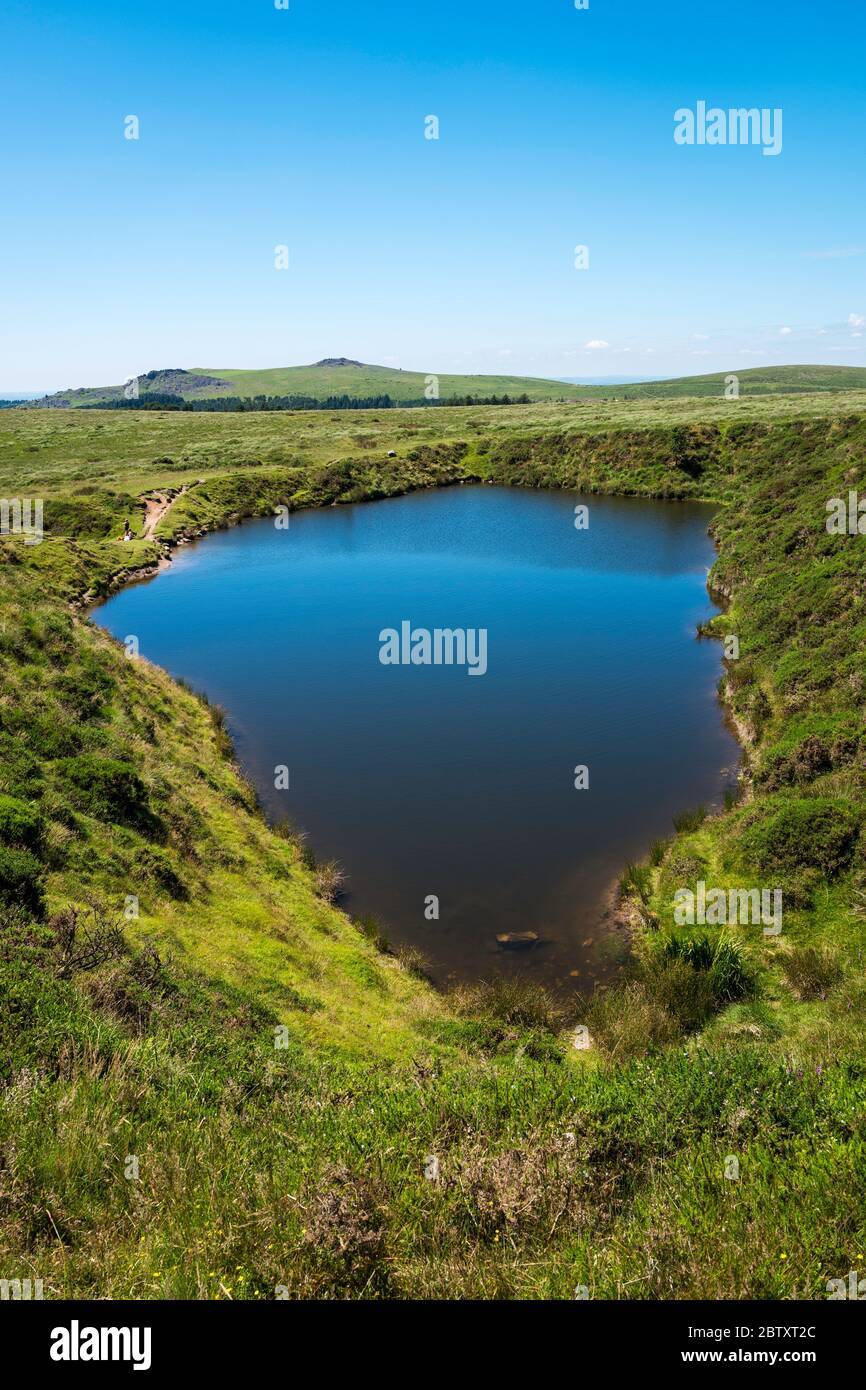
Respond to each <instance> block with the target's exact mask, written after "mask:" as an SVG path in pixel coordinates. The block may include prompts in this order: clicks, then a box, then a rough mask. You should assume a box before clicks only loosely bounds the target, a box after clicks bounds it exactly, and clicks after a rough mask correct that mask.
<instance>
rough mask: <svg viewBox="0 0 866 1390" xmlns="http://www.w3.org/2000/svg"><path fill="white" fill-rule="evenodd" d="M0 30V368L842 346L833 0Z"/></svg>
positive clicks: (858, 166) (511, 362)
mask: <svg viewBox="0 0 866 1390" xmlns="http://www.w3.org/2000/svg"><path fill="white" fill-rule="evenodd" d="M0 53H2V54H3V57H2V59H0V65H2V68H0V70H2V82H0V131H2V170H3V179H2V189H3V196H2V199H0V251H2V254H0V391H2V393H3V394H8V393H9V392H10V391H11V392H14V391H22V392H24V391H42V390H46V391H48V390H56V389H63V388H70V387H75V386H82V385H104V384H112V383H116V382H120V381H125V380H127V379H129V377H131V376H133V375H136V374H139V373H142V372H145V371H148V370H151V369H154V368H160V367H198V368H201V367H205V368H215V369H218V368H227V367H245V368H255V367H275V366H291V365H294V364H299V363H306V362H313V361H316V360H318V359H319V358H321V357H325V356H328V357H333V356H347V357H351V358H357V359H359V360H361V361H364V362H375V363H383V364H385V365H388V366H400V367H403V368H406V369H412V370H419V371H434V372H472V373H477V372H490V373H497V374H502V373H508V374H526V375H533V376H548V377H578V378H580V377H582V376H585V377H594V378H598V377H604V376H607V375H611V376H612V375H616V376H619V377H623V376H628V375H633V376H634V377H636V378H637V377H642V378H647V377H653V376H659V377H661V376H674V375H685V374H694V373H699V372H710V371H722V370H742V369H745V368H747V367H757V366H762V365H771V364H778V363H795V362H803V363H805V362H829V363H840V364H847V365H858V366H863V365H866V337H864V336H863V334H864V331H866V181H864V178H863V151H864V148H866V104H864V101H863V82H864V68H866V12H864V10H863V5H862V0H823V3H821V4H820V5H818V4H815V3H814V0H726V3H725V4H724V5H718V6H707V5H701V4H699V3H697V0H670V3H650V0H644V2H643V3H641V0H589V5H588V8H586V9H580V10H578V9H577V8H576V7H575V3H574V0H525V3H517V0H460V2H459V3H458V2H457V0H435V3H433V2H432V0H431V2H430V3H413V0H366V2H365V3H361V0H288V8H287V9H278V8H277V7H276V4H275V3H274V0H196V2H195V3H184V0H171V3H167V2H166V0H149V3H148V4H147V5H146V6H140V5H128V4H122V3H117V0H115V2H114V3H104V0H88V3H87V4H85V5H72V4H69V3H68V0H64V2H63V3H60V0H38V3H36V2H35V0H34V2H33V3H25V0H4V3H3V9H2V17H0ZM701 101H703V102H705V103H706V105H707V108H716V107H718V108H721V109H722V110H723V111H727V110H729V109H731V108H738V107H748V108H752V107H755V108H758V109H759V110H763V109H766V110H767V111H768V112H773V111H775V110H777V109H779V110H781V112H782V124H781V132H782V143H781V150H780V152H779V153H778V154H769V155H768V154H765V153H764V148H763V146H762V145H752V144H731V143H727V144H724V145H720V144H710V143H701V144H698V143H694V144H678V143H677V142H676V141H675V139H674V132H675V129H676V127H677V121H676V120H675V113H676V112H677V111H680V110H683V109H688V110H692V111H697V106H698V102H701ZM130 116H135V117H137V119H138V123H139V128H138V139H127V138H126V132H127V131H128V130H131V129H132V128H133V127H132V126H131V124H130V122H129V121H128V119H127V118H128V117H130ZM430 117H436V119H437V121H438V139H428V138H425V133H426V132H431V131H432V130H433V128H434V127H433V125H432V123H431V121H430V119H429V118H430ZM581 246H583V247H587V248H588V257H584V259H587V258H588V268H585V269H578V268H576V265H575V261H576V259H577V260H579V259H580V256H579V255H578V256H576V254H575V248H576V247H581ZM278 247H285V248H287V250H286V251H285V252H283V253H279V252H277V250H276V248H278ZM278 260H281V261H286V260H287V262H288V268H287V269H279V268H277V261H278Z"/></svg>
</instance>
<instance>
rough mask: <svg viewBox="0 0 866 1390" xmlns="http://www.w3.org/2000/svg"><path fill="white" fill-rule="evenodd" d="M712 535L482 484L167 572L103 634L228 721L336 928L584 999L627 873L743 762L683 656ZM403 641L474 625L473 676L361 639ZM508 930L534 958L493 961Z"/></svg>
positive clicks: (710, 694)
mask: <svg viewBox="0 0 866 1390" xmlns="http://www.w3.org/2000/svg"><path fill="white" fill-rule="evenodd" d="M579 503H585V504H586V505H587V506H588V507H589V527H588V529H586V530H578V529H576V528H575V524H574V522H575V507H576V506H577V505H578V504H579ZM711 515H712V509H711V508H709V507H707V506H703V505H700V504H684V503H677V504H671V503H661V502H646V501H639V500H634V499H615V498H600V497H592V498H579V497H577V496H576V495H574V494H569V493H554V492H540V491H528V490H516V489H515V490H511V489H507V488H493V487H469V488H463V487H461V488H454V489H450V490H446V491H441V492H430V493H419V494H415V495H412V496H409V497H404V498H400V499H396V500H391V501H387V502H378V503H375V504H369V503H368V504H363V505H358V506H349V507H342V508H334V509H328V510H327V511H318V512H317V511H310V512H300V513H296V514H294V515H293V516H292V517H291V523H290V526H289V527H288V529H286V530H280V529H277V528H276V527H275V526H274V524H273V523H272V522H271V521H269V520H265V521H255V522H250V523H247V524H245V525H244V526H242V527H239V528H236V529H234V530H231V531H227V532H223V533H219V534H216V535H212V536H209V537H208V538H207V539H206V540H204V541H202V542H200V543H199V544H197V545H195V546H192V547H190V548H188V549H185V550H183V551H181V552H179V553H178V554H177V556H176V558H175V560H174V563H173V564H172V566H171V568H170V570H168V571H167V572H165V573H163V574H161V575H160V576H159V577H158V578H156V579H155V580H153V581H152V582H150V583H147V584H144V585H137V586H135V587H133V588H130V589H127V590H125V591H123V592H122V593H120V594H118V595H116V596H115V597H114V598H112V599H111V600H110V601H109V602H108V603H107V604H105V605H104V606H103V608H102V609H101V610H100V612H99V617H98V621H100V622H101V623H103V624H104V625H106V626H107V627H108V628H109V629H110V630H111V631H112V632H113V633H114V634H115V635H116V636H118V637H121V638H123V637H125V636H126V635H128V634H130V633H134V634H136V635H137V637H138V638H139V641H140V644H141V652H142V654H143V655H144V656H146V657H148V658H149V659H150V660H152V661H155V662H158V663H159V664H160V665H162V666H165V667H166V668H167V669H168V670H169V671H171V672H172V674H174V675H179V676H183V677H184V678H185V679H187V680H188V681H189V682H190V683H191V684H192V685H194V686H195V687H197V688H198V689H201V690H204V691H206V692H207V693H208V695H209V696H210V697H211V698H212V699H213V700H215V701H217V702H219V703H220V704H222V705H223V706H224V707H225V709H226V711H227V712H228V716H229V726H230V729H231V731H232V734H233V735H234V737H235V740H236V745H237V749H238V754H239V757H240V760H241V762H242V763H243V765H244V767H245V769H246V770H247V772H248V773H249V775H250V777H251V778H252V780H253V782H254V784H255V786H256V787H257V789H258V791H259V793H260V795H261V797H262V800H263V802H264V804H265V806H266V808H267V811H268V813H269V814H270V815H271V816H272V817H274V818H277V819H279V818H284V817H289V818H290V819H291V820H293V821H294V822H295V823H296V824H298V825H299V826H301V827H303V828H304V829H305V830H306V831H307V832H308V834H309V838H310V842H311V844H312V847H313V848H314V850H315V852H316V854H317V855H318V856H319V857H320V858H323V859H331V858H334V859H337V860H339V861H340V863H341V864H342V865H343V867H344V869H345V871H346V874H347V890H348V891H347V894H346V897H345V899H344V900H343V901H344V906H345V907H346V909H347V910H348V911H350V912H352V913H353V914H354V915H356V916H363V915H366V914H375V915H376V916H377V917H379V918H381V920H382V922H383V923H384V925H385V928H386V931H387V932H388V934H389V935H390V937H391V939H392V940H393V941H395V942H401V943H406V944H412V945H415V946H417V947H418V948H419V949H420V950H421V951H422V952H423V954H424V955H425V956H426V957H427V959H428V960H429V961H430V963H431V965H432V967H433V973H434V975H435V976H436V978H437V979H439V980H443V979H445V978H447V977H448V976H449V975H453V976H454V977H456V978H460V979H472V978H477V977H479V976H485V975H490V974H492V973H494V972H495V971H496V970H497V969H519V970H521V971H529V972H531V973H532V974H533V975H535V976H537V977H538V978H541V979H543V980H545V981H546V982H547V983H549V984H556V983H562V982H565V981H568V982H570V983H572V984H577V985H579V986H583V987H585V986H587V985H589V984H591V983H592V982H593V980H594V979H596V978H600V977H601V976H602V975H603V974H604V973H605V970H606V968H607V965H608V963H609V960H610V957H611V954H612V952H613V946H612V941H611V939H609V937H608V932H607V929H606V928H605V926H604V925H603V921H602V919H603V915H604V907H605V903H606V900H607V897H608V893H609V890H610V887H611V884H612V882H613V880H614V879H615V878H616V876H617V875H618V873H619V871H620V870H621V869H622V867H623V865H624V863H625V862H626V861H627V860H628V859H631V858H636V857H638V856H640V855H642V854H643V853H645V851H646V849H647V848H648V846H649V844H650V842H651V841H652V840H653V839H654V838H656V837H659V836H665V835H667V834H668V833H669V832H670V830H671V817H672V816H673V814H674V813H676V812H677V811H679V810H681V809H682V808H683V807H685V806H688V805H691V804H694V803H697V802H701V801H704V802H712V801H713V800H714V799H717V798H718V797H719V795H720V793H721V789H722V787H723V785H724V782H725V780H726V776H727V777H729V776H730V769H732V768H733V767H734V766H735V765H736V762H737V757H738V754H737V749H736V745H735V742H734V740H733V738H732V736H731V735H730V733H729V732H728V730H727V729H726V728H725V726H724V723H723V720H722V715H721V712H720V709H719V706H718V703H717V701H716V697H715V687H716V683H717V680H718V676H719V671H720V664H721V653H720V648H719V646H718V644H716V643H712V642H700V641H698V640H696V637H695V625H696V623H697V622H698V621H699V620H700V619H702V618H704V617H706V616H707V614H708V612H709V610H710V602H709V599H708V597H707V594H706V589H705V574H706V569H707V567H708V566H709V565H710V564H711V563H712V558H713V549H712V544H711V542H710V540H709V538H708V536H707V534H706V528H707V524H708V522H709V519H710V516H711ZM404 622H409V623H410V624H411V627H412V629H413V630H415V629H428V630H429V631H430V633H431V634H433V633H434V630H435V629H465V630H469V629H471V630H473V631H474V632H475V633H476V637H477V634H479V633H480V632H481V631H482V630H483V631H484V632H485V634H486V650H485V666H486V669H485V671H484V672H483V674H482V672H481V671H480V668H479V670H478V672H477V673H476V674H477V678H476V679H471V678H469V668H468V666H467V665H466V664H463V665H459V664H453V665H436V664H430V665H412V664H397V665H386V664H383V663H382V661H381V660H380V649H381V645H382V644H381V643H380V633H381V632H382V631H383V630H384V629H395V630H396V632H397V633H401V624H402V623H404ZM280 765H285V766H286V767H287V768H288V769H289V786H288V789H285V790H278V789H277V788H276V787H275V769H276V768H277V767H279V766H280ZM578 765H585V766H586V767H587V768H588V770H589V787H588V789H586V790H577V789H576V788H575V768H576V767H577V766H578ZM726 769H727V770H728V771H727V773H726V771H725V770H726ZM431 898H435V899H437V900H438V911H439V916H438V919H436V918H433V917H432V916H431V912H432V908H431V906H430V900H431ZM425 909H426V911H425ZM523 931H535V932H537V933H538V935H539V937H540V941H539V944H538V945H537V946H536V947H534V948H532V949H531V950H530V951H528V952H521V953H520V954H519V956H518V955H516V953H511V952H503V951H502V950H501V949H500V948H498V947H497V945H496V936H497V934H501V933H507V932H523ZM614 953H615V952H614Z"/></svg>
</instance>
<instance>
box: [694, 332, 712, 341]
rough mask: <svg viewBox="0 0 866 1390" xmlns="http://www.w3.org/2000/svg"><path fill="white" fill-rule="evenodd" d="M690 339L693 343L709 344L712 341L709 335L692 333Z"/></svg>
mask: <svg viewBox="0 0 866 1390" xmlns="http://www.w3.org/2000/svg"><path fill="white" fill-rule="evenodd" d="M690 337H691V341H692V342H693V343H708V342H709V341H710V335H709V333H692V334H691V335H690Z"/></svg>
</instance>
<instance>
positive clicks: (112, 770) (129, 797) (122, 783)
mask: <svg viewBox="0 0 866 1390" xmlns="http://www.w3.org/2000/svg"><path fill="white" fill-rule="evenodd" d="M57 767H58V769H59V770H60V771H61V772H62V773H65V775H66V776H67V777H68V778H69V781H70V782H71V783H72V786H73V787H74V789H75V791H76V793H77V799H78V801H79V802H80V804H81V805H82V806H83V808H84V809H85V810H87V811H90V813H91V814H92V815H94V816H97V817H99V819H100V820H109V821H115V822H117V823H118V824H120V825H131V826H140V827H141V828H147V827H149V825H150V823H151V822H152V821H153V819H154V818H153V816H152V814H151V812H150V810H149V808H148V805H147V789H146V788H145V785H144V783H143V782H142V780H141V778H140V777H139V775H138V773H137V772H136V771H135V768H133V767H131V766H130V764H129V763H124V762H121V761H120V760H119V759H117V758H100V757H98V756H97V755H96V754H94V753H81V754H79V755H78V756H77V757H74V758H61V759H60V760H59V762H58V763H57Z"/></svg>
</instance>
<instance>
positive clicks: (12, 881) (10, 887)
mask: <svg viewBox="0 0 866 1390" xmlns="http://www.w3.org/2000/svg"><path fill="white" fill-rule="evenodd" d="M0 901H2V902H4V903H9V904H10V905H12V906H15V907H21V908H23V909H24V910H25V911H27V912H30V913H32V914H33V916H34V917H41V916H42V912H43V908H44V892H43V888H42V865H41V864H40V862H39V860H38V859H37V858H36V855H35V854H31V852H30V850H29V849H12V848H11V847H10V846H8V845H0Z"/></svg>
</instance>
